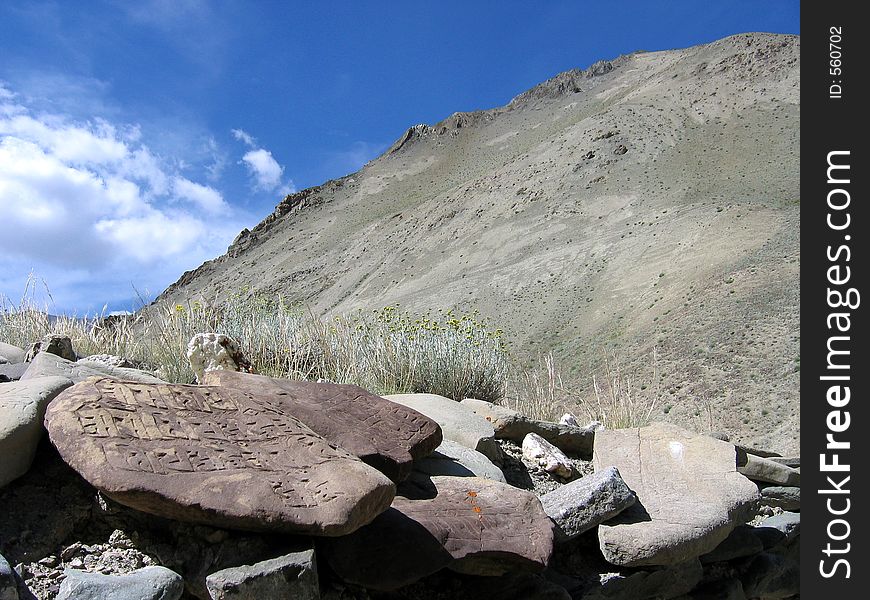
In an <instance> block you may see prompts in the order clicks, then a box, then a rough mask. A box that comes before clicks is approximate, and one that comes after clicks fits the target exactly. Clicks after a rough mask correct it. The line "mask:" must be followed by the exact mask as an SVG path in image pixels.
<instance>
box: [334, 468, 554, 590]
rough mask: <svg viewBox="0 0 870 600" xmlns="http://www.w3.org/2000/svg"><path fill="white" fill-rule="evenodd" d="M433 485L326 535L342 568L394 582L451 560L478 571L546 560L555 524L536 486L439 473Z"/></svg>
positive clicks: (351, 576)
mask: <svg viewBox="0 0 870 600" xmlns="http://www.w3.org/2000/svg"><path fill="white" fill-rule="evenodd" d="M431 485H432V488H431V490H429V493H428V494H426V495H425V496H422V497H420V498H417V499H411V498H407V497H403V496H396V498H395V499H394V500H393V504H392V507H391V508H390V509H389V510H387V511H386V512H384V513H383V514H381V515H379V516H378V517H377V518H376V519H375V520H374V521H373V522H372V523H371V524H369V525H366V526H365V527H362V528H360V529H358V530H357V531H356V532H354V533H352V534H350V535H347V536H344V537H340V538H329V539H324V540H322V546H321V547H322V548H323V550H324V555H325V557H326V559H327V561H328V562H329V564H330V566H331V567H332V569H333V570H334V571H335V573H336V574H337V575H338V576H339V577H341V578H342V579H344V580H345V581H348V582H350V583H354V584H357V585H362V586H364V587H367V588H372V589H378V590H392V589H396V588H399V587H401V586H404V585H407V584H410V583H413V582H415V581H417V580H419V579H422V578H423V577H426V576H427V575H431V574H432V573H435V572H436V571H439V570H440V569H442V568H444V567H447V566H449V567H450V568H451V569H454V570H457V571H459V572H462V573H468V574H476V575H503V574H504V573H507V572H513V573H517V572H524V571H525V572H536V571H542V570H543V569H544V568H545V566H546V565H547V562H548V561H549V559H550V556H551V554H552V551H553V531H552V524H551V522H550V520H549V518H547V515H546V514H545V513H544V510H543V508H542V507H541V503H540V501H539V500H538V499H537V497H535V496H534V494H531V493H529V492H526V491H524V490H519V489H516V488H513V487H511V486H509V485H507V484H504V483H500V482H497V481H492V480H490V479H482V478H478V477H433V478H432V480H431Z"/></svg>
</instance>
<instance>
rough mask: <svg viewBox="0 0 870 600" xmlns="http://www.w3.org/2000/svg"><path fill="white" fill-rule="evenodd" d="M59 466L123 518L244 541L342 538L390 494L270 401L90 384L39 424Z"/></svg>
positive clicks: (209, 391)
mask: <svg viewBox="0 0 870 600" xmlns="http://www.w3.org/2000/svg"><path fill="white" fill-rule="evenodd" d="M45 424H46V428H47V429H48V433H49V436H50V438H51V441H52V443H54V445H55V446H56V447H57V449H58V451H59V452H60V454H61V456H62V457H63V459H64V460H65V461H66V462H67V463H68V464H69V465H70V466H72V467H73V468H74V469H75V470H77V471H78V472H79V473H80V474H81V475H82V476H83V477H84V478H85V479H86V480H88V481H89V482H90V483H91V484H92V485H93V486H94V487H96V488H97V489H99V490H100V491H102V492H104V493H105V494H106V495H107V496H109V497H111V498H112V499H114V500H116V501H118V502H120V503H122V504H126V505H127V506H131V507H133V508H136V509H139V510H142V511H145V512H150V513H153V514H156V515H160V516H164V517H169V518H173V519H178V520H185V521H192V522H198V523H205V524H209V525H215V526H219V527H228V528H236V529H247V530H255V531H283V532H289V533H304V534H311V535H326V536H330V535H345V534H347V533H350V532H352V531H354V530H356V529H357V528H358V527H360V526H361V525H364V524H366V523H368V522H370V521H371V520H372V519H373V518H374V517H375V516H377V515H378V514H380V513H381V512H383V511H384V510H386V509H387V507H388V506H389V505H390V501H391V500H392V498H393V495H394V493H395V486H394V485H393V483H392V482H391V481H390V480H389V479H387V478H386V477H385V476H384V475H383V474H381V473H379V472H378V471H376V470H375V469H373V468H372V467H370V466H368V465H366V464H364V463H363V462H362V461H360V460H359V459H358V458H356V457H355V456H353V455H351V454H350V453H348V452H347V451H345V450H344V449H341V448H338V447H336V446H335V445H333V444H330V443H329V442H327V441H326V440H325V439H323V438H322V437H321V436H319V435H317V434H316V433H314V432H313V431H311V429H309V428H308V427H306V426H305V425H304V424H303V423H302V422H300V421H299V420H298V419H296V418H295V417H293V416H291V415H287V414H285V413H284V412H283V407H282V406H281V404H280V403H278V404H276V403H273V402H272V401H271V400H270V397H269V395H257V394H252V393H248V392H243V391H240V390H234V389H228V388H222V387H202V386H188V385H170V384H143V383H122V382H118V381H113V380H109V379H101V378H93V379H89V380H87V381H85V382H82V383H79V384H78V385H75V386H73V387H71V388H69V389H67V390H66V391H65V392H64V393H62V394H61V395H60V396H58V397H57V398H56V399H55V400H54V402H52V404H51V405H50V406H49V408H48V412H47V414H46V417H45Z"/></svg>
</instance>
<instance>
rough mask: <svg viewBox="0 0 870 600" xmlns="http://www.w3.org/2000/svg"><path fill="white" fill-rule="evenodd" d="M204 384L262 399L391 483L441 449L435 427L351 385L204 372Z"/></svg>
mask: <svg viewBox="0 0 870 600" xmlns="http://www.w3.org/2000/svg"><path fill="white" fill-rule="evenodd" d="M204 381H205V383H206V384H208V385H220V386H225V387H229V388H233V389H238V390H242V391H247V392H250V393H253V394H257V393H260V394H268V395H269V396H270V398H271V401H272V402H274V403H276V404H277V405H280V406H281V409H282V410H283V411H284V412H286V413H287V414H290V415H293V416H294V417H296V418H297V419H299V420H300V421H302V422H303V423H305V424H306V425H307V426H308V427H310V428H311V429H312V430H314V431H315V432H317V433H318V434H320V435H322V436H323V437H325V438H326V439H327V440H329V441H330V442H332V443H333V444H336V445H338V446H341V447H342V448H344V449H346V450H348V451H349V452H350V453H351V454H355V455H356V456H358V457H360V458H361V459H362V461H363V462H365V463H367V464H369V465H371V466H373V467H375V468H376V469H378V470H379V471H381V472H382V473H384V474H385V475H386V476H387V477H389V478H390V479H392V480H393V481H396V482H398V481H402V480H404V479H406V478H407V477H408V475H410V473H411V468H412V463H413V461H414V460H416V459H420V458H423V457H424V456H428V455H429V454H431V453H432V452H433V451H434V450H435V448H437V447H438V445H439V444H440V443H441V428H440V427H439V426H438V423H436V422H435V421H433V420H432V419H430V418H428V417H425V416H423V415H422V414H420V413H419V412H417V411H416V410H413V409H411V408H407V407H405V406H402V405H400V404H396V403H395V402H390V401H388V400H385V399H384V398H381V397H380V396H375V395H374V394H371V393H369V392H367V391H366V390H364V389H363V388H361V387H358V386H355V385H338V384H335V383H313V382H310V381H291V380H289V379H273V378H271V377H264V376H262V375H250V374H247V373H236V372H234V371H209V372H207V373H206V374H205V379H204Z"/></svg>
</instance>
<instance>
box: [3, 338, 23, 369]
mask: <svg viewBox="0 0 870 600" xmlns="http://www.w3.org/2000/svg"><path fill="white" fill-rule="evenodd" d="M26 354H27V353H26V352H25V351H24V350H22V349H21V348H19V347H18V346H13V345H12V344H7V343H6V342H0V356H3V357H4V358H5V359H6V360H7V361H9V364H16V363H23V362H24V357H25V355H26Z"/></svg>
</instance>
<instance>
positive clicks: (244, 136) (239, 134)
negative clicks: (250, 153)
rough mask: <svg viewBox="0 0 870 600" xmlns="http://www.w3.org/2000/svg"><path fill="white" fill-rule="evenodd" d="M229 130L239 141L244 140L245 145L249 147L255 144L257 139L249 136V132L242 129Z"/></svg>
mask: <svg viewBox="0 0 870 600" xmlns="http://www.w3.org/2000/svg"><path fill="white" fill-rule="evenodd" d="M230 132H231V133H232V134H233V137H234V138H236V139H237V140H239V141H240V142H244V143H245V145H246V146H250V147H251V148H255V147H256V146H257V140H255V139H254V138H253V137H251V134H250V133H248V132H247V131H245V130H244V129H231V130H230Z"/></svg>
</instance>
